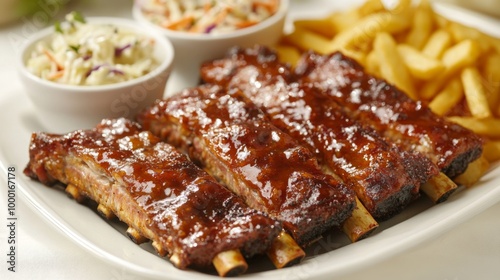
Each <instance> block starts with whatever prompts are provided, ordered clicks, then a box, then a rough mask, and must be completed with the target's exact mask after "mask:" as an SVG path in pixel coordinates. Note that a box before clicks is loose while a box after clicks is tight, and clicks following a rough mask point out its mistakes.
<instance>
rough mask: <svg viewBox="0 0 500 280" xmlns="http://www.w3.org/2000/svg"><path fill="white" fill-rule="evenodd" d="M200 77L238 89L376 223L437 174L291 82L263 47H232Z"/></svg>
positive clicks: (335, 106) (425, 161) (311, 91)
mask: <svg viewBox="0 0 500 280" xmlns="http://www.w3.org/2000/svg"><path fill="white" fill-rule="evenodd" d="M201 76H202V80H203V81H204V82H206V83H211V84H218V85H221V86H225V87H226V88H229V89H230V88H238V89H240V90H241V91H242V92H243V93H244V94H245V95H246V96H247V97H248V98H249V99H250V100H252V101H253V102H255V103H256V104H257V105H258V106H259V107H261V108H262V109H263V110H264V111H265V112H266V113H267V115H268V116H269V118H270V119H271V121H272V122H273V124H275V125H276V126H277V127H279V128H280V129H282V130H284V131H286V132H287V133H289V134H290V135H291V136H292V137H294V138H295V139H297V140H299V141H301V143H303V144H304V145H306V146H308V147H309V148H310V150H311V151H312V152H313V153H314V154H315V155H316V156H317V158H318V159H319V161H320V163H321V164H322V165H324V166H325V168H327V169H329V170H330V171H331V172H333V173H334V174H335V175H336V176H338V177H339V178H341V179H342V180H343V181H344V182H346V183H349V185H350V186H352V188H353V189H354V190H355V192H356V195H357V196H358V198H359V199H360V200H361V202H362V203H363V204H364V206H365V207H366V209H367V210H368V211H369V212H370V213H371V214H372V215H373V217H375V218H376V219H379V220H383V219H387V218H390V217H391V216H393V215H395V214H396V213H399V212H400V211H401V210H402V209H403V208H404V207H405V206H407V205H408V204H409V203H410V202H411V201H413V200H414V199H416V198H417V197H418V196H419V186H420V185H421V184H422V183H424V182H425V181H427V180H428V179H429V178H430V177H432V176H434V175H436V174H437V173H438V170H437V168H435V166H434V165H433V164H432V163H431V162H430V161H429V160H428V159H426V158H425V157H423V156H421V155H420V154H418V153H415V152H412V151H403V150H401V149H400V148H399V147H398V146H397V145H395V144H393V143H390V142H387V141H385V139H383V138H382V137H381V136H380V135H379V134H378V133H377V132H376V131H375V130H374V129H372V128H371V127H370V126H369V125H366V124H364V123H362V122H359V121H358V120H355V119H352V118H350V117H349V115H348V114H346V112H345V110H344V108H343V107H342V106H340V105H339V104H338V103H336V102H335V101H334V100H333V99H332V98H330V97H329V96H327V95H326V94H323V93H322V92H321V90H320V89H318V88H315V87H312V86H309V85H308V84H302V83H296V82H294V81H295V79H296V78H295V76H294V73H292V72H291V70H290V69H289V68H288V67H287V66H286V65H284V64H281V63H279V62H278V59H277V56H276V53H274V52H273V51H271V50H270V49H268V48H266V47H259V46H257V47H254V48H248V49H241V48H233V49H232V50H230V52H229V53H228V55H227V56H226V57H225V58H223V59H220V60H215V61H212V62H207V63H205V64H204V65H202V68H201Z"/></svg>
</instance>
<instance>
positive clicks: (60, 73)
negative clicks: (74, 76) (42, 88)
mask: <svg viewBox="0 0 500 280" xmlns="http://www.w3.org/2000/svg"><path fill="white" fill-rule="evenodd" d="M63 75H64V70H59V71H57V72H54V73H51V74H50V75H48V76H47V79H49V80H55V79H59V78H61V77H62V76H63Z"/></svg>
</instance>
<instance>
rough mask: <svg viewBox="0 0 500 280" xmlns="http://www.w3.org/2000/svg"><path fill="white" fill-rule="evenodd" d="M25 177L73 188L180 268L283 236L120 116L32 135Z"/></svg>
mask: <svg viewBox="0 0 500 280" xmlns="http://www.w3.org/2000/svg"><path fill="white" fill-rule="evenodd" d="M24 172H25V174H26V175H28V176H29V177H31V178H33V179H36V180H39V181H40V182H42V183H44V184H47V185H52V184H55V183H58V182H60V183H62V184H66V185H71V186H74V187H76V188H77V189H78V192H80V193H81V194H83V195H84V196H86V197H88V198H90V199H92V200H94V201H96V202H97V203H98V204H99V205H102V206H104V208H105V209H110V210H111V211H112V212H113V213H114V214H115V215H116V216H117V217H118V218H119V219H120V220H121V221H123V222H124V223H126V224H127V225H129V226H130V227H132V228H133V229H134V230H135V231H137V232H139V233H140V235H142V236H144V237H146V238H148V239H150V240H152V241H153V244H154V245H155V244H156V245H157V246H155V248H157V250H158V248H159V249H160V250H159V251H158V252H159V253H160V254H162V251H165V252H167V253H168V254H169V255H170V256H175V259H176V262H175V263H174V264H175V265H176V266H178V267H179V268H186V267H188V266H191V267H205V266H207V265H209V264H210V263H211V262H212V259H213V258H214V256H216V255H217V254H219V253H221V252H225V251H228V250H233V249H241V250H242V251H243V252H244V253H245V254H246V255H247V256H251V255H254V254H260V253H263V252H265V250H267V248H268V246H269V245H270V242H271V241H272V240H273V239H274V238H275V237H276V236H277V235H278V233H279V232H280V231H281V224H280V223H278V222H276V221H275V220H273V219H271V218H269V217H267V216H266V215H264V214H261V213H260V212H258V211H255V210H253V209H251V208H249V207H247V206H246V205H245V204H244V202H243V201H242V200H241V199H240V198H239V197H237V196H235V195H234V194H233V193H232V192H230V191H229V190H228V189H226V188H225V187H223V186H221V185H220V184H219V183H218V182H216V181H215V179H214V178H213V177H211V176H209V175H208V174H207V173H206V172H204V171H203V170H202V169H200V168H198V167H197V166H196V165H195V164H194V163H192V162H191V161H189V160H188V158H187V157H186V156H185V155H183V154H182V153H180V152H179V151H178V150H176V149H174V148H173V147H172V146H170V145H168V144H166V143H163V142H161V141H160V140H159V139H158V138H157V137H155V136H154V135H152V134H151V133H150V132H146V131H142V129H141V128H140V126H139V125H138V124H136V123H133V122H131V121H128V120H125V119H118V120H103V121H102V122H101V124H99V125H98V126H97V127H96V128H95V129H91V130H85V131H75V132H72V133H69V134H66V135H55V134H47V133H34V134H33V135H32V139H31V144H30V161H29V164H28V165H27V167H26V168H25V171H24ZM89 226H91V225H89Z"/></svg>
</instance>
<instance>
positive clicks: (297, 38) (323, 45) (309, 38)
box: [283, 28, 331, 54]
mask: <svg viewBox="0 0 500 280" xmlns="http://www.w3.org/2000/svg"><path fill="white" fill-rule="evenodd" d="M283 41H284V42H286V43H287V44H290V45H292V46H296V47H297V48H299V49H301V50H303V51H307V50H314V51H316V52H318V53H321V54H327V53H330V50H331V41H330V40H329V39H328V38H325V37H323V36H321V35H319V34H317V33H314V32H312V31H309V30H306V29H303V28H296V29H295V30H294V31H293V32H292V33H291V34H289V35H287V36H285V37H284V38H283Z"/></svg>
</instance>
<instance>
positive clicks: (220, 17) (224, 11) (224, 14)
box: [214, 7, 230, 24]
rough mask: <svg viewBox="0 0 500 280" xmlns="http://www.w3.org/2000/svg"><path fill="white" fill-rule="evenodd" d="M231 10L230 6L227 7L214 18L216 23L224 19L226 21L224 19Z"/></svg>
mask: <svg viewBox="0 0 500 280" xmlns="http://www.w3.org/2000/svg"><path fill="white" fill-rule="evenodd" d="M229 12H230V8H228V7H225V8H224V9H223V10H222V11H221V12H220V13H219V14H218V15H217V16H216V17H215V19H214V23H215V24H219V23H221V22H222V21H224V19H225V18H226V17H227V14H228V13H229Z"/></svg>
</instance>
